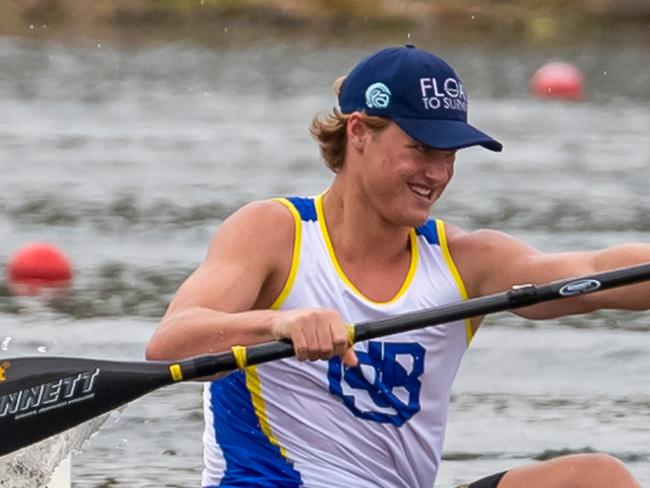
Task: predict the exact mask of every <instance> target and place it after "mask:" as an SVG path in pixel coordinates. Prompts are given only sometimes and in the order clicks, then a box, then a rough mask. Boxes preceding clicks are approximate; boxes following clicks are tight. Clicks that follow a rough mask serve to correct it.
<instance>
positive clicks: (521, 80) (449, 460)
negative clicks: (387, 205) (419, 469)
mask: <svg viewBox="0 0 650 488" xmlns="http://www.w3.org/2000/svg"><path fill="white" fill-rule="evenodd" d="M646 46H647V44H646V43H644V42H629V43H625V44H620V43H619V44H614V45H610V44H609V43H607V42H602V43H600V42H595V43H593V44H591V45H587V46H565V47H562V48H546V49H542V48H540V47H534V48H524V47H517V46H514V45H509V46H490V45H486V46H471V47H460V46H456V45H451V44H444V45H442V46H441V53H442V54H444V55H445V56H446V57H448V58H449V59H451V60H453V61H454V64H455V65H456V67H457V69H458V71H459V72H460V73H461V75H462V76H463V78H464V80H465V84H466V86H467V88H468V90H469V92H470V94H471V95H472V97H473V98H472V104H471V108H470V114H471V119H472V120H473V122H474V123H475V124H476V125H478V126H479V127H483V128H486V130H488V131H489V132H490V133H492V134H493V135H494V136H495V137H497V138H499V139H500V140H502V142H504V144H505V146H506V151H505V152H504V153H503V154H492V153H489V152H487V151H483V150H480V149H468V150H465V151H463V152H462V153H461V155H460V158H459V162H458V165H457V174H456V177H455V180H454V182H452V184H451V186H450V188H449V190H448V192H447V194H446V195H445V196H444V198H443V199H442V201H441V202H440V203H439V204H438V205H437V207H436V209H435V213H436V215H438V216H442V217H444V218H445V219H446V220H448V221H449V222H452V223H454V224H456V225H459V226H461V227H463V228H465V229H468V230H471V229H476V228H479V227H492V228H498V229H501V230H504V231H507V232H509V233H511V234H513V235H515V236H517V237H519V238H522V239H524V240H526V241H527V242H529V243H531V244H532V245H535V246H537V247H538V248H540V249H543V250H545V251H557V250H575V249H595V248H599V247H602V246H608V245H613V244H616V243H620V242H624V241H643V240H647V235H648V231H649V230H650V217H648V216H649V215H650V203H649V202H648V198H647V194H648V192H647V183H648V181H650V164H649V163H650V156H649V155H650V151H649V149H650V108H649V103H650V94H649V93H648V91H647V87H648V86H649V84H650V72H649V70H648V69H647V66H648V65H649V64H650V52H649V51H648V50H647V48H646ZM429 47H433V46H429ZM370 49H371V48H354V49H353V48H344V47H336V46H333V47H326V46H320V47H318V46H314V45H306V46H304V45H300V44H292V43H286V44H283V43H280V42H278V43H275V44H273V43H267V44H266V45H254V46H251V47H233V46H230V47H227V48H225V47H214V48H212V47H205V46H199V45H194V44H189V43H182V42H179V43H170V44H161V45H156V46H149V47H147V46H142V47H134V46H123V45H118V44H115V45H111V44H110V43H105V42H104V43H101V44H98V43H96V42H90V41H83V42H52V41H50V42H47V41H39V42H31V41H25V40H18V39H11V38H0V113H1V114H2V124H0V263H6V261H7V259H8V257H9V256H10V254H11V253H12V252H13V251H15V250H16V249H17V248H19V247H20V246H21V245H23V244H25V243H26V242H29V241H32V240H46V241H49V242H52V243H54V244H56V245H58V246H59V247H61V248H62V249H63V250H65V252H66V253H67V254H68V255H69V256H70V257H71V259H72V260H73V262H74V266H75V282H74V290H73V291H72V293H71V294H70V296H69V297H67V298H64V299H57V300H54V301H52V302H49V303H46V302H44V300H41V299H37V298H16V297H13V296H11V294H10V293H9V292H8V290H7V289H6V288H0V347H1V349H0V357H10V356H16V355H38V354H56V355H73V356H91V357H102V358H124V359H141V358H143V349H144V345H145V343H146V341H147V340H148V338H149V337H150V335H151V333H152V331H153V329H154V327H155V326H156V323H157V320H158V318H159V317H160V315H161V314H162V313H163V311H164V309H165V306H166V304H167V303H168V301H169V299H170V297H171V295H172V294H173V292H174V290H175V289H176V287H177V286H178V285H179V283H180V282H181V281H182V280H183V279H184V277H185V276H187V274H189V273H190V272H191V270H192V269H193V268H194V267H195V266H196V265H197V264H198V263H199V262H200V260H201V259H202V258H203V256H204V254H205V251H206V246H207V243H208V242H209V239H210V237H211V235H212V234H213V232H214V231H215V229H217V228H218V226H219V224H220V223H221V222H222V220H223V219H224V218H225V217H226V216H227V215H228V214H229V213H231V212H232V211H233V210H234V209H236V208H237V207H238V206H240V205H241V204H242V203H244V202H246V201H249V200H251V199H265V198H268V197H271V196H277V195H286V194H296V193H299V194H310V193H316V192H318V191H320V190H322V189H323V188H324V187H326V186H327V185H328V183H329V181H330V180H331V176H330V174H329V173H328V171H327V170H326V169H325V167H324V165H322V164H320V163H319V162H318V154H317V150H316V147H315V144H314V143H313V142H312V141H311V140H310V138H309V136H308V133H307V125H308V123H309V122H310V120H311V117H312V115H313V114H314V113H316V112H317V111H323V110H327V109H328V108H329V107H331V106H332V104H333V98H332V96H331V90H330V84H331V82H332V80H334V79H335V78H336V77H337V76H339V75H340V74H342V73H344V72H345V71H346V70H347V69H348V68H349V67H350V66H351V65H352V64H353V63H354V61H355V60H356V59H357V58H358V57H359V56H361V55H362V54H363V53H365V52H368V51H369V50H370ZM551 58H562V59H565V60H568V61H573V62H574V63H576V64H577V65H578V66H580V67H581V68H582V69H583V71H584V72H585V75H586V79H587V93H588V101H587V102H585V103H582V104H563V103H558V102H541V101H536V100H532V99H530V98H529V97H528V94H527V82H528V78H529V76H530V75H531V74H532V72H533V71H534V70H535V68H536V67H538V66H539V65H540V64H541V63H542V62H543V61H545V60H547V59H551ZM649 328H650V326H649V316H648V315H647V314H633V313H620V312H619V313H613V312H607V313H606V312H600V313H597V314H593V315H592V316H589V317H573V318H567V319H562V320H553V321H548V322H544V323H533V322H529V321H525V320H522V319H519V318H517V317H514V316H510V315H506V314H502V315H499V316H494V317H491V318H490V319H489V320H488V322H487V324H486V326H485V327H484V329H483V330H481V332H480V333H479V334H478V336H477V337H476V339H475V341H474V343H473V345H472V347H471V349H470V351H469V353H468V354H467V356H466V359H465V361H464V363H463V366H462V368H461V371H460V373H459V377H458V380H457V383H456V385H455V389H454V402H453V405H452V409H451V414H450V415H451V416H450V423H449V429H448V436H447V440H446V454H445V461H444V462H443V466H442V469H441V472H440V474H439V479H438V482H439V485H440V486H441V487H447V486H450V485H451V484H453V483H458V482H461V481H467V480H470V479H472V478H476V477H480V476H483V475H486V474H490V473H492V472H495V471H499V470H501V469H505V468H507V467H511V466H514V465H518V464H521V463H525V462H528V461H531V460H533V459H541V458H544V457H546V456H549V455H553V454H554V453H557V452H564V451H567V452H580V451H583V450H603V451H606V452H610V453H612V454H614V455H616V456H619V457H620V458H621V459H623V460H624V461H625V462H626V463H627V464H628V466H629V467H630V469H631V470H632V471H633V472H634V474H635V475H636V476H637V477H638V478H639V480H640V482H641V484H642V485H643V486H650V448H649V447H648V438H649V436H650V432H649V429H650V422H649V421H650V413H648V412H649V411H650V409H649V408H648V406H649V405H650V394H649V393H648V390H647V384H648V371H650V359H649V358H650V354H649V353H650V343H648V341H647V340H646V338H647V333H648V329H649ZM200 405H201V401H200V386H199V385H197V384H183V385H178V386H175V387H173V388H167V389H164V390H161V391H158V392H156V393H153V394H151V395H149V396H147V397H144V398H142V399H140V400H138V401H136V402H134V403H133V404H132V405H131V406H130V407H129V408H127V409H126V410H124V411H123V412H122V413H121V414H120V415H119V417H118V418H117V419H115V418H113V419H111V420H109V421H108V422H107V423H106V425H105V426H104V427H103V428H102V430H101V431H100V432H99V434H98V435H95V436H94V437H93V438H92V439H91V440H90V441H89V442H88V443H86V445H84V446H83V447H81V449H80V452H79V453H78V454H76V455H75V456H74V458H73V466H74V468H73V469H74V474H73V477H74V480H75V481H74V486H75V487H77V488H82V487H83V488H86V487H100V486H111V487H123V488H126V487H129V488H133V487H149V486H157V487H162V486H165V487H187V486H198V485H199V479H200V469H201V444H200V437H201V430H202V420H201V409H200Z"/></svg>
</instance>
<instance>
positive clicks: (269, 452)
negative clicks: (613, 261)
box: [203, 196, 472, 488]
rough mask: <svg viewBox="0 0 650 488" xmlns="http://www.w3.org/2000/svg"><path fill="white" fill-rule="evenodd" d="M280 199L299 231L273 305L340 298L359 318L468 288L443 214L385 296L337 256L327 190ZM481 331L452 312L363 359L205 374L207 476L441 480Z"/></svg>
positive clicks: (270, 480) (408, 483) (415, 235)
mask: <svg viewBox="0 0 650 488" xmlns="http://www.w3.org/2000/svg"><path fill="white" fill-rule="evenodd" d="M279 201H281V202H282V203H283V204H284V205H286V206H287V207H288V208H289V209H290V210H291V212H292V213H293V215H294V219H295V225H296V227H295V228H296V232H295V242H294V251H293V261H292V265H291V271H290V275H289V278H288V280H287V282H286V284H285V286H284V288H283V290H282V292H281V294H280V296H279V297H278V298H277V300H276V301H275V303H274V305H273V308H279V309H282V310H288V309H294V308H304V307H326V308H333V309H336V310H338V311H339V313H340V314H341V315H342V317H343V319H344V320H345V321H347V322H350V323H356V322H361V321H366V320H372V319H377V318H380V317H386V316H390V315H395V314H399V313H404V312H410V311H414V310H420V309H422V308H425V307H433V306H439V305H444V304H448V303H452V302H457V301H459V300H461V299H466V298H467V294H466V292H465V288H464V286H463V283H462V280H461V279H460V276H459V275H458V272H457V270H456V267H455V265H454V263H453V260H452V259H451V255H450V253H449V250H448V248H447V242H446V237H445V231H444V224H443V223H442V222H441V221H439V220H429V221H428V222H427V223H426V224H425V225H423V226H421V227H419V228H417V229H413V230H412V231H411V236H410V241H411V265H410V269H409V272H408V275H407V277H406V279H405V281H404V283H403V285H402V287H401V289H400V291H399V292H398V293H397V295H396V296H395V297H394V298H393V299H391V300H390V301H387V302H376V301H373V300H370V299H369V298H367V297H365V296H364V295H363V294H362V293H361V292H360V291H359V290H357V289H356V287H355V286H354V285H353V284H352V283H351V282H350V281H349V280H348V279H347V277H346V276H345V274H344V273H343V271H342V269H341V267H340V266H339V264H338V261H337V259H336V256H335V254H334V252H333V248H332V244H331V242H330V238H329V235H328V232H327V227H326V225H325V221H324V218H323V209H322V197H321V196H319V197H316V198H288V199H279ZM471 335H472V328H471V325H470V323H469V321H465V322H454V323H449V324H444V325H441V326H437V327H429V328H426V329H420V330H416V331H411V332H405V333H401V334H395V335H392V336H387V337H383V338H379V339H375V340H371V341H365V342H360V343H357V344H356V345H355V346H354V349H355V351H356V352H357V356H358V357H359V360H360V365H359V366H358V367H357V368H347V367H346V366H345V365H343V364H342V362H341V360H340V359H339V358H338V357H337V358H334V359H330V360H329V361H316V362H299V361H297V360H295V359H293V358H290V359H285V360H280V361H274V362H270V363H267V364H263V365H259V366H256V367H249V368H247V369H246V370H245V371H237V372H235V373H232V374H230V375H228V376H226V377H225V378H222V379H220V380H217V381H213V382H211V383H208V384H206V387H205V392H204V407H205V408H204V411H205V421H206V427H205V431H204V436H203V442H204V461H205V468H204V470H203V486H204V487H213V486H220V487H235V486H237V487H239V486H241V487H244V486H246V487H250V486H260V487H283V488H287V487H299V486H301V487H302V486H304V487H314V488H321V487H322V488H325V487H327V488H332V487H350V486H353V487H356V488H363V487H368V488H370V487H372V488H375V487H379V486H381V487H403V488H413V487H427V488H430V487H432V486H433V484H434V482H435V477H436V472H437V470H438V465H439V463H440V459H441V456H442V444H443V438H444V433H445V425H446V422H447V409H448V405H449V401H450V390H451V385H452V382H453V379H454V377H455V375H456V371H457V370H458V366H459V363H460V360H461V358H462V356H463V353H464V352H465V350H466V348H467V345H468V343H469V341H470V340H471Z"/></svg>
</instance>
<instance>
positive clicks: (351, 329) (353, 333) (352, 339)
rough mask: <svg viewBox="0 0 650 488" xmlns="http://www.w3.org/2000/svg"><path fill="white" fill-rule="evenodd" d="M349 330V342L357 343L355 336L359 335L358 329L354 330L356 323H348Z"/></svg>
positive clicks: (351, 343)
mask: <svg viewBox="0 0 650 488" xmlns="http://www.w3.org/2000/svg"><path fill="white" fill-rule="evenodd" d="M347 331H348V342H349V343H350V345H351V346H352V345H353V344H354V343H355V336H356V335H357V334H356V331H355V330H354V324H348V326H347Z"/></svg>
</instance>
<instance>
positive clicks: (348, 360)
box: [343, 346, 359, 368]
mask: <svg viewBox="0 0 650 488" xmlns="http://www.w3.org/2000/svg"><path fill="white" fill-rule="evenodd" d="M343 364H345V365H346V366H348V367H349V368H356V367H357V366H358V365H359V358H358V357H357V353H356V352H354V349H352V346H350V348H349V349H348V350H347V351H345V353H343Z"/></svg>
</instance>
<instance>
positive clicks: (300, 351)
mask: <svg viewBox="0 0 650 488" xmlns="http://www.w3.org/2000/svg"><path fill="white" fill-rule="evenodd" d="M291 342H293V350H294V351H295V352H296V357H297V358H298V360H299V361H306V360H307V359H309V355H308V348H307V341H306V340H305V336H304V334H303V333H302V330H301V329H300V328H298V329H296V330H295V331H294V332H293V334H291Z"/></svg>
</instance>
